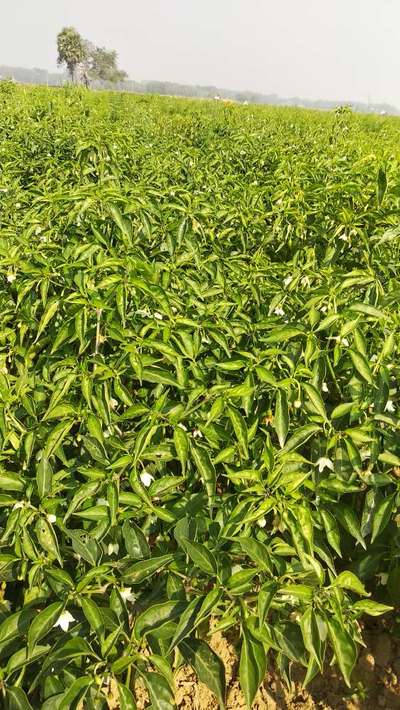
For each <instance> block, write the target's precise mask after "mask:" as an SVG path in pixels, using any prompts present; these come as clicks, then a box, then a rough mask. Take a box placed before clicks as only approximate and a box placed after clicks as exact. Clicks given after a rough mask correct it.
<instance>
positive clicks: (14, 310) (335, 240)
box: [0, 82, 400, 710]
mask: <svg viewBox="0 0 400 710" xmlns="http://www.w3.org/2000/svg"><path fill="white" fill-rule="evenodd" d="M399 137H400V122H399V120H398V119H395V118H389V117H380V116H377V117H371V116H357V115H353V114H352V113H351V112H350V111H349V110H347V109H339V110H337V111H336V112H331V113H317V112H307V111H304V110H301V109H277V108H276V109H275V108H269V107H255V106H238V105H223V104H222V103H221V102H206V101H204V102H203V101H197V102H196V101H190V100H177V99H169V98H164V99H161V98H157V97H134V96H130V95H128V94H117V93H115V94H112V93H109V94H107V93H98V94H96V93H90V92H86V91H80V90H78V89H71V88H66V89H62V90H61V89H60V90H47V89H39V88H36V89H24V88H22V87H16V86H13V85H11V84H8V83H7V82H3V83H0V237H1V239H0V319H1V327H0V488H1V491H0V582H1V588H0V695H2V698H3V700H2V702H3V704H4V705H5V707H6V708H8V709H9V710H15V709H19V710H25V709H26V708H33V709H34V710H36V709H37V708H38V709H39V708H43V710H68V709H69V708H80V709H81V708H84V709H85V710H91V709H93V710H97V709H100V710H102V709H103V708H107V707H110V708H111V707H113V708H116V707H120V708H121V710H131V709H132V708H135V707H136V703H138V707H140V708H142V707H143V703H144V704H145V705H146V707H147V703H149V705H148V706H149V707H150V706H151V708H153V709H154V710H170V709H171V708H174V707H175V689H174V682H175V680H174V676H176V672H177V671H178V669H179V668H180V667H181V666H189V667H191V668H192V670H193V672H194V673H195V674H196V676H197V678H198V679H199V681H201V682H202V683H204V684H205V685H206V686H207V687H208V689H209V691H210V693H211V694H212V695H211V696H210V697H212V698H214V700H212V702H213V703H214V701H215V706H214V705H210V706H209V707H210V708H211V707H218V705H219V706H220V707H221V708H223V707H224V705H225V701H226V680H225V668H224V664H223V662H222V660H221V658H220V656H219V655H218V654H217V653H216V652H215V650H214V649H213V647H212V638H213V633H220V632H222V633H223V634H228V635H229V637H230V639H233V643H234V645H235V648H236V651H237V654H238V659H239V660H238V664H237V671H236V672H237V678H238V682H239V683H240V687H241V692H242V694H243V698H244V702H245V703H246V706H247V707H248V708H250V707H251V706H252V704H253V702H254V699H255V697H256V694H257V690H258V688H259V686H260V685H261V683H262V682H263V680H264V677H265V674H266V672H267V670H268V671H270V670H271V669H274V672H275V673H276V674H277V675H278V676H279V677H280V678H281V679H282V681H283V682H284V683H290V678H291V673H292V669H293V667H296V668H298V666H299V665H300V667H302V668H303V673H302V678H303V682H304V683H305V684H306V685H307V684H309V683H310V682H311V681H312V680H313V678H314V677H316V676H318V674H324V673H326V672H327V669H328V668H329V666H330V665H334V666H335V667H336V668H337V671H338V673H340V674H341V675H342V677H343V679H344V682H345V683H346V684H347V685H348V686H349V689H351V688H352V687H353V686H352V682H353V681H352V671H353V668H354V666H355V664H356V660H357V656H358V653H359V652H360V650H361V648H362V643H363V640H362V635H363V626H364V624H365V620H366V619H368V617H371V616H380V615H385V617H384V618H386V617H387V619H388V622H387V623H388V624H389V627H390V628H392V630H393V633H395V632H397V629H398V620H397V618H396V613H395V609H396V606H397V605H398V604H399V603H400V531H399V526H400V514H399V502H400V489H399V486H400V418H399V411H400V396H399V393H398V377H399V369H400V363H399V360H398V353H399V334H400V307H399V299H400V286H399V265H400V225H399V207H400V169H399V168H400V148H399ZM210 643H211V645H210ZM138 689H139V690H138ZM140 689H141V690H140ZM139 691H140V693H139ZM350 692H351V691H350V690H349V693H350ZM140 694H141V695H140ZM139 695H140V697H139ZM110 698H112V699H110ZM143 698H144V700H143ZM210 703H211V701H210ZM193 707H194V705H193ZM393 707H394V706H393ZM396 707H397V706H396Z"/></svg>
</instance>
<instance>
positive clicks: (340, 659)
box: [327, 617, 357, 688]
mask: <svg viewBox="0 0 400 710" xmlns="http://www.w3.org/2000/svg"><path fill="white" fill-rule="evenodd" d="M327 625H328V632H329V638H330V641H331V644H332V647H333V650H334V652H335V658H336V661H337V664H338V666H339V668H340V671H341V673H342V675H343V678H344V680H345V683H346V685H348V687H349V688H351V674H352V672H353V669H354V666H355V664H356V661H357V647H356V645H355V643H354V641H353V639H352V638H351V636H350V634H349V633H348V632H347V631H346V630H345V629H344V628H343V626H342V625H341V624H340V622H339V621H338V620H337V619H335V618H333V617H332V618H331V619H327Z"/></svg>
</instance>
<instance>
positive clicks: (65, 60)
mask: <svg viewBox="0 0 400 710" xmlns="http://www.w3.org/2000/svg"><path fill="white" fill-rule="evenodd" d="M57 49H58V58H57V64H65V65H66V67H67V69H68V73H69V75H70V77H71V81H72V82H74V83H75V82H76V81H77V80H78V69H79V67H81V66H82V65H83V64H84V62H85V60H87V45H86V42H85V40H84V39H83V37H81V35H80V34H79V32H77V31H76V30H75V29H74V28H73V27H64V28H63V29H62V30H61V32H59V34H58V35H57Z"/></svg>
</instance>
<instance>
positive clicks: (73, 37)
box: [57, 27, 127, 86]
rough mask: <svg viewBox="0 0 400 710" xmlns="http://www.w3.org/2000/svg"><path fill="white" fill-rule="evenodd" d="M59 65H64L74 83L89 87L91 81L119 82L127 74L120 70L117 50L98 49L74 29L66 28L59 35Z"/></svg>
mask: <svg viewBox="0 0 400 710" xmlns="http://www.w3.org/2000/svg"><path fill="white" fill-rule="evenodd" d="M57 49H58V57H57V63H58V64H59V65H60V64H64V65H65V66H66V68H67V70H68V74H69V76H70V78H71V81H72V82H73V83H84V84H86V86H88V85H89V82H90V80H101V81H111V82H119V81H123V80H124V79H125V78H126V77H127V73H126V72H125V71H123V70H122V69H118V66H117V60H118V55H117V52H116V51H115V50H108V49H106V48H105V47H97V46H96V45H94V44H92V42H89V41H88V40H85V39H84V38H83V37H82V36H81V35H80V34H79V32H78V31H77V30H76V29H75V28H74V27H64V28H63V29H62V30H61V32H59V34H58V35H57Z"/></svg>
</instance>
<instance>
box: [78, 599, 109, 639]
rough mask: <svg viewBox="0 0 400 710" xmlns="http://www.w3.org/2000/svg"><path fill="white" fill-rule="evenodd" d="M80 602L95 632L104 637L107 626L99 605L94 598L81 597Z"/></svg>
mask: <svg viewBox="0 0 400 710" xmlns="http://www.w3.org/2000/svg"><path fill="white" fill-rule="evenodd" d="M80 604H81V607H82V611H83V613H84V615H85V617H86V620H87V621H88V623H89V626H90V628H91V629H92V631H94V632H95V634H96V635H97V636H98V637H99V639H102V637H103V636H104V632H105V628H104V622H103V618H102V615H101V613H100V609H99V607H98V606H97V604H96V603H95V602H94V601H93V599H90V598H87V597H80Z"/></svg>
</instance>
